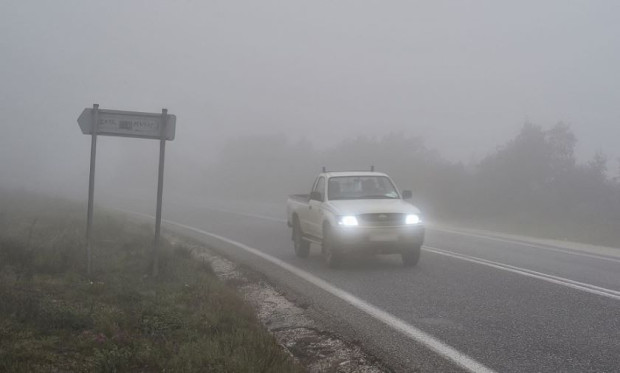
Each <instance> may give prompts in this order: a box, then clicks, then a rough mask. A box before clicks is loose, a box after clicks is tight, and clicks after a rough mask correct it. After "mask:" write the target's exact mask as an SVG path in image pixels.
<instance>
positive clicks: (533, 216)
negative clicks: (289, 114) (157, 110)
mask: <svg viewBox="0 0 620 373" xmlns="http://www.w3.org/2000/svg"><path fill="white" fill-rule="evenodd" d="M577 141H578V140H577V138H576V136H575V135H574V133H573V132H572V131H571V129H570V127H569V126H568V125H566V124H563V123H558V124H556V125H554V126H551V127H548V128H545V127H543V126H539V125H536V124H531V123H526V124H524V125H523V126H522V127H521V128H520V130H519V131H518V133H516V135H515V136H514V138H512V139H509V140H508V141H506V143H504V144H503V145H501V146H498V147H497V148H496V149H495V150H494V151H492V152H490V153H489V154H487V155H486V156H485V157H483V158H481V159H479V160H472V161H470V162H469V163H463V162H451V161H448V160H446V159H445V158H443V157H442V156H441V154H440V153H438V152H436V151H433V150H431V149H429V148H427V147H426V146H425V144H424V141H423V139H421V138H417V137H408V136H403V135H402V134H398V133H392V134H387V135H386V136H384V137H380V138H369V137H355V138H351V139H349V140H345V141H342V142H341V143H339V144H336V145H334V146H332V147H330V148H327V149H317V148H316V147H315V146H314V145H313V144H312V143H310V142H309V141H304V140H300V141H298V142H290V141H288V140H287V138H286V136H283V135H256V136H246V137H238V138H234V139H232V140H230V141H229V142H228V143H227V144H226V146H225V147H224V148H223V150H222V152H221V153H220V154H221V155H220V157H219V158H218V159H217V160H216V161H215V162H214V163H213V164H211V165H210V166H206V167H205V166H197V167H202V168H204V172H199V173H198V174H199V175H200V174H203V175H209V176H210V177H209V179H208V180H196V183H195V184H194V185H195V186H197V187H199V188H200V193H201V194H202V195H205V194H206V195H217V196H229V197H231V198H247V199H256V198H257V197H258V198H260V199H264V200H271V201H280V202H281V201H283V200H284V199H285V197H286V195H287V194H291V193H301V192H306V193H307V192H308V189H309V188H310V185H311V183H312V180H313V178H314V177H315V176H316V174H317V173H318V172H320V169H321V166H327V168H328V169H333V170H345V169H356V170H359V169H368V168H369V167H370V165H374V166H375V167H376V169H377V170H378V171H382V172H386V173H388V174H390V176H392V177H393V178H394V179H395V181H396V182H397V183H398V185H399V186H400V187H401V188H403V189H413V195H414V201H413V202H414V203H415V204H416V205H417V206H419V207H420V208H421V209H422V211H423V213H424V215H425V217H426V219H427V220H430V221H433V222H438V223H447V224H453V225H459V226H463V227H471V228H480V229H490V230H496V231H504V232H508V233H516V234H524V235H532V236H537V237H543V238H551V239H560V240H570V241H577V242H584V243H592V244H600V245H609V246H618V242H620V230H618V229H617V227H618V226H620V160H608V159H607V157H606V156H605V155H604V154H603V153H600V152H598V153H596V154H594V155H592V157H591V159H589V160H578V159H577V157H576V155H575V148H576V145H577ZM184 180H187V179H184ZM220 181H221V182H220ZM248 186H251V187H248ZM196 192H197V191H196Z"/></svg>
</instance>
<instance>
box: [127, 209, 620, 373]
mask: <svg viewBox="0 0 620 373" xmlns="http://www.w3.org/2000/svg"><path fill="white" fill-rule="evenodd" d="M125 207H126V206H125ZM164 218H165V219H166V220H167V221H170V222H175V223H176V224H175V225H174V228H175V229H177V230H179V229H180V230H181V231H183V232H184V233H187V234H190V235H192V236H194V237H196V238H198V239H200V240H202V241H203V242H206V243H210V244H212V245H214V246H216V247H218V248H219V249H220V250H222V251H223V252H224V253H225V255H227V256H229V257H231V258H233V259H235V260H237V261H240V262H242V263H244V264H246V265H249V266H251V267H253V268H255V269H257V270H259V271H261V272H263V273H264V274H266V275H267V276H268V277H269V278H271V280H273V281H274V282H276V283H279V284H281V285H282V286H283V287H284V288H285V289H290V291H291V293H292V294H295V296H297V297H299V298H300V299H301V301H302V302H305V303H306V304H309V305H311V307H310V311H311V312H315V313H316V314H318V315H322V317H323V318H324V321H325V323H327V324H328V325H330V326H331V327H332V328H333V329H334V330H335V332H337V333H341V334H344V335H346V336H348V337H349V338H351V339H353V340H355V341H359V343H362V344H363V345H364V346H365V347H366V348H367V349H368V350H370V352H372V353H374V354H375V355H376V356H378V357H380V358H382V359H383V360H385V361H386V362H388V364H389V365H390V366H392V367H394V368H395V370H397V371H490V372H492V371H497V372H618V371H620V249H619V250H617V251H615V250H614V249H609V250H607V249H600V250H599V249H597V250H592V249H590V248H587V247H586V246H584V247H583V248H581V246H580V245H573V246H570V247H564V245H550V244H547V243H540V242H537V241H530V240H527V239H514V238H506V237H497V236H493V235H488V234H484V233H471V232H459V231H454V230H439V229H428V230H427V239H426V242H425V246H424V248H423V252H422V257H421V260H420V262H419V264H418V265H417V266H416V267H414V268H404V267H403V266H402V264H401V261H400V258H399V257H398V256H381V257H375V258H360V259H355V260H351V261H350V262H348V263H346V264H345V265H344V267H343V268H342V269H339V270H332V269H329V268H327V267H326V266H325V265H324V263H323V262H322V260H321V257H320V254H319V250H320V248H319V247H316V246H314V245H313V246H312V249H311V255H310V257H309V258H307V259H301V258H297V257H296V256H295V254H294V252H293V248H292V243H291V241H290V234H291V233H290V229H289V228H288V227H287V226H286V220H285V213H284V204H282V206H277V205H268V204H264V205H256V206H252V205H249V204H237V205H235V204H220V205H219V206H216V205H213V204H206V203H204V204H201V203H191V202H180V200H175V201H174V202H167V203H166V205H165V210H164ZM168 226H169V227H172V225H170V224H168ZM206 232H209V233H212V234H215V235H217V237H214V236H209V235H206ZM237 243H239V244H242V245H245V247H240V246H239V245H238V244H237Z"/></svg>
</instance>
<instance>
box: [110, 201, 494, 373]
mask: <svg viewBox="0 0 620 373" xmlns="http://www.w3.org/2000/svg"><path fill="white" fill-rule="evenodd" d="M121 211H123V212H125V213H130V214H133V215H140V216H144V217H148V218H150V219H154V217H153V216H151V215H148V214H143V213H139V212H134V211H128V210H121ZM162 221H163V222H164V223H166V224H169V225H173V226H177V227H180V228H183V229H187V230H190V231H193V232H196V233H200V234H202V235H204V236H207V237H211V238H214V239H216V240H220V241H223V242H226V243H228V244H230V245H233V246H237V247H238V248H240V249H243V250H245V251H247V252H249V253H251V254H254V255H256V256H258V257H261V258H263V259H265V260H267V261H268V262H270V263H272V264H275V265H277V266H279V267H281V268H283V269H285V270H287V271H289V272H291V273H292V274H294V275H296V276H298V277H300V278H302V279H304V280H306V281H308V282H309V283H311V284H313V285H315V286H317V287H319V288H321V289H323V290H325V291H326V292H328V293H330V294H332V295H334V296H335V297H337V298H340V299H342V300H343V301H345V302H346V303H348V304H350V305H352V306H353V307H355V308H357V309H359V310H360V311H363V312H365V313H366V314H368V315H370V316H372V317H374V318H375V319H377V320H379V321H381V322H383V323H384V324H386V325H388V326H389V327H391V328H393V329H395V330H396V331H398V332H400V333H402V334H404V335H406V336H407V337H409V338H411V339H413V340H415V341H416V342H418V343H421V344H423V345H424V346H426V347H427V348H429V349H431V350H432V351H434V352H435V353H437V354H439V355H440V356H442V357H443V358H445V359H447V360H449V361H451V362H453V363H455V364H456V365H458V366H460V367H461V368H463V369H466V370H468V371H470V372H475V373H495V371H493V370H491V369H489V368H487V367H486V366H484V365H482V364H481V363H479V362H477V361H476V360H474V359H472V358H470V357H469V356H467V355H465V354H464V353H462V352H460V351H458V350H456V349H454V348H452V347H450V346H448V345H447V344H445V343H443V342H441V341H440V340H438V339H436V338H435V337H433V336H431V335H430V334H427V333H425V332H423V331H422V330H420V329H418V328H416V327H414V326H412V325H409V324H407V323H406V322H405V321H403V320H401V319H399V318H397V317H396V316H393V315H391V314H389V313H387V312H385V311H383V310H381V309H379V308H377V307H376V306H373V305H372V304H370V303H367V302H365V301H363V300H361V299H359V298H357V297H356V296H354V295H353V294H351V293H348V292H346V291H344V290H342V289H339V288H337V287H335V286H333V285H331V284H330V283H328V282H327V281H325V280H322V279H320V278H318V277H316V276H314V275H312V274H310V273H309V272H306V271H304V270H302V269H299V268H297V267H295V266H292V265H290V264H288V263H286V262H284V261H282V260H280V259H277V258H275V257H273V256H271V255H268V254H265V253H263V252H262V251H260V250H258V249H255V248H253V247H250V246H247V245H244V244H242V243H240V242H236V241H233V240H231V239H229V238H226V237H222V236H219V235H217V234H213V233H209V232H206V231H203V230H201V229H198V228H194V227H190V226H188V225H185V224H180V223H177V222H174V221H170V220H162Z"/></svg>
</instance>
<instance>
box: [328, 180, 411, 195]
mask: <svg viewBox="0 0 620 373" xmlns="http://www.w3.org/2000/svg"><path fill="white" fill-rule="evenodd" d="M327 196H328V199H330V200H339V199H398V198H400V197H399V195H398V192H397V191H396V188H395V187H394V185H393V184H392V182H391V181H390V179H388V178H387V177H385V176H336V177H332V178H330V179H329V183H328V186H327Z"/></svg>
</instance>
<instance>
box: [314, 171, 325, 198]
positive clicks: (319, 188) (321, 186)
mask: <svg viewBox="0 0 620 373" xmlns="http://www.w3.org/2000/svg"><path fill="white" fill-rule="evenodd" d="M312 191H313V192H319V193H320V194H321V201H324V200H325V178H324V177H322V176H321V177H320V178H319V180H318V181H317V182H316V185H315V186H314V190H312Z"/></svg>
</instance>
